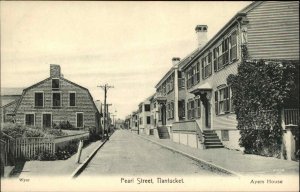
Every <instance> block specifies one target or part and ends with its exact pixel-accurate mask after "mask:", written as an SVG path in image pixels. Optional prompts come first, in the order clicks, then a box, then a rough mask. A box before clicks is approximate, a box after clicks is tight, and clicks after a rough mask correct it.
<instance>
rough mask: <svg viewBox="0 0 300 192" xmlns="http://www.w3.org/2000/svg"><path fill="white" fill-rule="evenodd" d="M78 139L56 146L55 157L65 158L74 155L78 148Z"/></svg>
mask: <svg viewBox="0 0 300 192" xmlns="http://www.w3.org/2000/svg"><path fill="white" fill-rule="evenodd" d="M78 143H79V140H73V141H71V142H70V143H69V144H68V145H67V146H65V147H63V148H58V150H57V152H56V156H57V159H59V160H65V159H68V158H69V157H71V156H72V155H74V154H75V153H76V152H77V150H78Z"/></svg>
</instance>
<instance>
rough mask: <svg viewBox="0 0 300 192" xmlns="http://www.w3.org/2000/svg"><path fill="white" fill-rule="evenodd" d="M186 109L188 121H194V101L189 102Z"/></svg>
mask: <svg viewBox="0 0 300 192" xmlns="http://www.w3.org/2000/svg"><path fill="white" fill-rule="evenodd" d="M187 109H188V119H194V118H195V113H196V108H195V101H194V100H189V101H188V104H187Z"/></svg>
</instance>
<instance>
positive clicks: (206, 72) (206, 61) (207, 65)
mask: <svg viewBox="0 0 300 192" xmlns="http://www.w3.org/2000/svg"><path fill="white" fill-rule="evenodd" d="M211 74H212V53H208V55H207V56H206V57H204V58H203V59H202V79H205V78H207V77H209V76H210V75H211Z"/></svg>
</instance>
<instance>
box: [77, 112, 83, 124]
mask: <svg viewBox="0 0 300 192" xmlns="http://www.w3.org/2000/svg"><path fill="white" fill-rule="evenodd" d="M76 127H77V128H83V127H84V116H83V112H76Z"/></svg>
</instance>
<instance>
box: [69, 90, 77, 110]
mask: <svg viewBox="0 0 300 192" xmlns="http://www.w3.org/2000/svg"><path fill="white" fill-rule="evenodd" d="M69 106H70V107H74V106H76V93H69Z"/></svg>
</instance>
